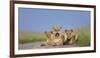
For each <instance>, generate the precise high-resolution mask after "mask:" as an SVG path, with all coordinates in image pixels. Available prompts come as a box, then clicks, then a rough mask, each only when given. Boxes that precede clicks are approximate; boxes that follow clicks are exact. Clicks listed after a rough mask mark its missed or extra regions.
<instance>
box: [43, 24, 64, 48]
mask: <svg viewBox="0 0 100 58" xmlns="http://www.w3.org/2000/svg"><path fill="white" fill-rule="evenodd" d="M61 28H62V27H57V26H56V27H52V31H51V32H45V34H46V36H47V38H48V39H47V45H51V46H59V45H63V39H62V37H63V35H62V33H61Z"/></svg>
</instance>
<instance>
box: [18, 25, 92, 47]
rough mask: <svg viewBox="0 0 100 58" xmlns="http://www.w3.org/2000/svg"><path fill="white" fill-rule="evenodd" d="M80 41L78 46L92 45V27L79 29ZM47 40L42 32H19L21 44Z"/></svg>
mask: <svg viewBox="0 0 100 58" xmlns="http://www.w3.org/2000/svg"><path fill="white" fill-rule="evenodd" d="M78 34H79V36H78V41H77V42H76V46H79V47H83V46H90V41H91V40H90V28H89V27H82V28H80V29H79V30H78ZM39 41H46V36H45V34H44V33H42V32H19V44H24V43H34V42H39Z"/></svg>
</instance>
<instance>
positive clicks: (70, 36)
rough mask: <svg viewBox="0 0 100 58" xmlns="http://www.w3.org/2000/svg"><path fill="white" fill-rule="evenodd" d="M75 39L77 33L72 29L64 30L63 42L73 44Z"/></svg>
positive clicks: (76, 38)
mask: <svg viewBox="0 0 100 58" xmlns="http://www.w3.org/2000/svg"><path fill="white" fill-rule="evenodd" d="M77 40H78V34H77V33H76V32H75V31H73V29H71V30H67V29H66V30H65V31H64V44H74V43H75V42H77Z"/></svg>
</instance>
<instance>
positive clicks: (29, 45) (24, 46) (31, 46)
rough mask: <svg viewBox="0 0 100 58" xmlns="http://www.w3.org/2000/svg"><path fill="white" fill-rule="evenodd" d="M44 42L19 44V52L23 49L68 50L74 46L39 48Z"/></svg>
mask: <svg viewBox="0 0 100 58" xmlns="http://www.w3.org/2000/svg"><path fill="white" fill-rule="evenodd" d="M43 43H45V42H35V43H27V44H19V49H20V50H22V49H23V50H25V49H44V48H65V47H66V48H68V47H75V45H63V46H41V44H43Z"/></svg>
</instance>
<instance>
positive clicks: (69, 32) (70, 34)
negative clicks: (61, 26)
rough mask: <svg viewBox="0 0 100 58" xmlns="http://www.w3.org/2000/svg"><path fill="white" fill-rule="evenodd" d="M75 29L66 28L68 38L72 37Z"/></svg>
mask: <svg viewBox="0 0 100 58" xmlns="http://www.w3.org/2000/svg"><path fill="white" fill-rule="evenodd" d="M72 33H73V30H72V29H71V30H65V34H66V35H67V39H71V37H72Z"/></svg>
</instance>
